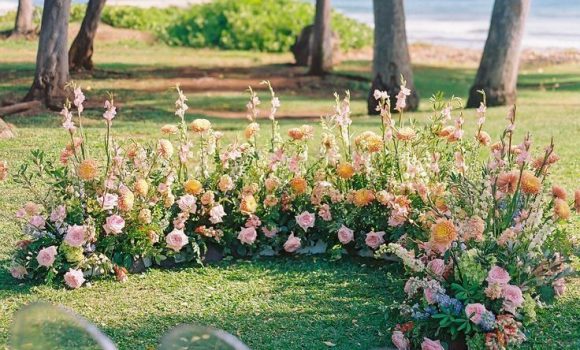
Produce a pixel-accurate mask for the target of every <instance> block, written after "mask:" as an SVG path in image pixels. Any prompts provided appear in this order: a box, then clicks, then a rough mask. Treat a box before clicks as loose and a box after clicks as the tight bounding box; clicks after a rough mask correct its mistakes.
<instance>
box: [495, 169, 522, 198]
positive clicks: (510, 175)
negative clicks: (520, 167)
mask: <svg viewBox="0 0 580 350" xmlns="http://www.w3.org/2000/svg"><path fill="white" fill-rule="evenodd" d="M496 184H497V188H498V189H499V190H500V191H501V192H503V193H514V192H515V191H516V187H517V185H518V172H517V171H516V170H512V171H509V172H507V173H501V174H500V175H499V176H498V178H497V182H496Z"/></svg>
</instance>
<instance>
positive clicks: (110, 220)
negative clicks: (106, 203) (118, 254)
mask: <svg viewBox="0 0 580 350" xmlns="http://www.w3.org/2000/svg"><path fill="white" fill-rule="evenodd" d="M103 228H104V229H105V232H106V233H107V234H108V235H110V234H113V235H117V234H119V233H121V232H123V228H125V220H123V218H122V217H120V216H119V215H116V214H114V215H111V216H109V217H107V218H106V219H105V224H104V225H103Z"/></svg>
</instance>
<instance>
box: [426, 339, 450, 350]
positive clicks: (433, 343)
mask: <svg viewBox="0 0 580 350" xmlns="http://www.w3.org/2000/svg"><path fill="white" fill-rule="evenodd" d="M421 350H445V349H444V348H443V346H441V342H440V341H439V340H431V339H429V338H423V342H422V343H421Z"/></svg>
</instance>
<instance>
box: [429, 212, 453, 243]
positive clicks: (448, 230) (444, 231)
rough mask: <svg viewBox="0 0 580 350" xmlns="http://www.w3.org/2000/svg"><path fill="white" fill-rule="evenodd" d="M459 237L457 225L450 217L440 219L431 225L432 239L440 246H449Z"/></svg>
mask: <svg viewBox="0 0 580 350" xmlns="http://www.w3.org/2000/svg"><path fill="white" fill-rule="evenodd" d="M456 238H457V231H456V230H455V225H453V222H452V221H451V220H448V219H439V220H437V222H436V223H435V224H433V226H431V240H432V241H433V242H434V243H435V244H437V245H440V246H444V247H449V245H451V242H453V241H454V240H455V239H456Z"/></svg>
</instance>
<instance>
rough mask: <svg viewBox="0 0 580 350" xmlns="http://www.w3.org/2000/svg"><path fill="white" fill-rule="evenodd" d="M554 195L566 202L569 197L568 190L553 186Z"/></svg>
mask: <svg viewBox="0 0 580 350" xmlns="http://www.w3.org/2000/svg"><path fill="white" fill-rule="evenodd" d="M552 195H553V196H554V197H555V198H560V199H561V200H566V197H568V195H567V193H566V190H565V189H564V188H563V187H562V186H558V185H553V186H552Z"/></svg>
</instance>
